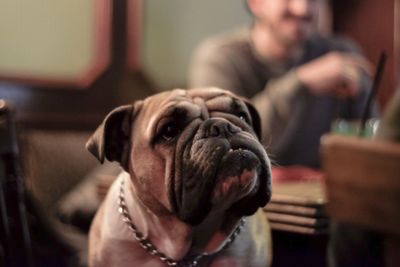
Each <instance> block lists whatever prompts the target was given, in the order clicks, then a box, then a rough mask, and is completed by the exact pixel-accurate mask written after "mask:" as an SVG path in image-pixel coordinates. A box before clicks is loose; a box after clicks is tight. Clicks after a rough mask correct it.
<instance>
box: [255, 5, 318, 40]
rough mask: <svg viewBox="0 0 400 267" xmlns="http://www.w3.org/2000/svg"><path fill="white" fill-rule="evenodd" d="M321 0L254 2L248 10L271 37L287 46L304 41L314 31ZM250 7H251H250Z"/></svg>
mask: <svg viewBox="0 0 400 267" xmlns="http://www.w3.org/2000/svg"><path fill="white" fill-rule="evenodd" d="M321 1H322V0H255V1H253V5H252V4H251V3H250V8H251V9H252V12H253V13H254V15H255V17H256V19H257V22H258V23H260V25H262V27H266V28H268V29H269V30H270V32H271V33H272V35H273V37H274V38H276V39H277V40H278V41H279V42H281V43H283V44H287V45H296V44H299V43H301V42H303V41H304V40H306V39H307V38H308V37H309V36H310V35H311V34H312V32H313V31H314V30H315V29H316V24H317V23H316V20H317V13H318V9H319V5H320V2H321ZM251 5H252V6H251Z"/></svg>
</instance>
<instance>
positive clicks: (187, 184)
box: [170, 134, 270, 225]
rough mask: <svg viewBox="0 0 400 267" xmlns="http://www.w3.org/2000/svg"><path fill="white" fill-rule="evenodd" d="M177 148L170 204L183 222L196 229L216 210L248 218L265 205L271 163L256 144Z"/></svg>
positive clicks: (246, 140) (199, 143) (243, 139)
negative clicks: (196, 226)
mask: <svg viewBox="0 0 400 267" xmlns="http://www.w3.org/2000/svg"><path fill="white" fill-rule="evenodd" d="M180 147H181V148H182V150H179V151H177V157H178V158H177V159H176V163H177V165H176V168H175V172H176V173H175V175H174V178H173V179H174V180H173V183H172V184H171V186H172V187H171V189H172V190H171V195H170V200H171V203H172V207H173V210H174V212H175V213H176V214H177V216H178V217H179V218H180V219H181V220H182V221H184V222H187V223H189V224H192V225H196V224H198V223H200V222H201V221H202V220H204V218H205V217H206V216H207V214H209V213H210V212H212V211H218V210H219V211H223V210H231V211H233V212H235V213H237V214H238V216H243V215H245V216H247V215H251V214H252V213H254V212H255V211H256V210H257V208H258V207H259V206H263V205H265V204H266V202H267V201H268V200H269V198H270V171H269V161H268V157H267V155H266V153H265V151H264V150H263V148H262V146H261V144H260V143H259V142H257V141H256V140H255V139H254V138H250V137H247V134H243V135H236V136H234V137H232V138H230V139H229V141H228V140H227V139H224V138H215V139H199V140H191V141H190V142H188V143H187V144H185V145H183V146H180Z"/></svg>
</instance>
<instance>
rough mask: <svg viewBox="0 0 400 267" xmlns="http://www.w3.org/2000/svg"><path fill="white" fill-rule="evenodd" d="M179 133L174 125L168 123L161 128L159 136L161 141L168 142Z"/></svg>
mask: <svg viewBox="0 0 400 267" xmlns="http://www.w3.org/2000/svg"><path fill="white" fill-rule="evenodd" d="M180 132H181V130H180V128H179V127H178V125H177V124H176V123H174V122H169V123H167V124H165V125H164V126H163V127H162V129H161V131H160V135H161V137H162V138H163V139H165V140H167V141H168V140H171V139H172V138H174V137H176V136H177V135H178V134H179V133H180Z"/></svg>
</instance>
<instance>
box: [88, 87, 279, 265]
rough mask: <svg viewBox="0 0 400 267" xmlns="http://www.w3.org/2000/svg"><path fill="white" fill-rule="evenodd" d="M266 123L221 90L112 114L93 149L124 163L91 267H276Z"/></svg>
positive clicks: (98, 223)
mask: <svg viewBox="0 0 400 267" xmlns="http://www.w3.org/2000/svg"><path fill="white" fill-rule="evenodd" d="M259 136H260V119H259V116H258V113H257V112H256V110H255V108H254V107H253V106H252V105H251V104H250V103H249V102H248V101H246V100H244V99H242V98H240V97H238V96H236V95H234V94H232V93H231V92H229V91H225V90H222V89H218V88H204V89H191V90H181V89H175V90H172V91H167V92H162V93H159V94H156V95H153V96H151V97H148V98H146V99H145V100H142V101H137V102H135V103H133V104H132V105H126V106H121V107H118V108H116V109H114V110H113V111H111V112H110V113H109V114H108V115H107V116H106V118H105V119H104V121H103V122H102V124H101V125H100V126H99V127H98V128H97V130H96V131H95V132H94V134H93V135H92V136H91V138H90V139H89V141H88V142H87V144H86V146H87V149H88V150H89V151H90V152H91V153H92V154H93V155H94V156H96V157H97V158H98V159H99V160H100V162H103V161H104V160H105V159H107V160H109V161H117V162H119V164H120V165H121V167H122V173H121V174H120V175H119V176H118V177H117V178H116V180H115V181H114V183H113V184H112V185H111V187H110V189H109V191H108V194H107V196H106V198H105V200H104V201H103V203H102V205H101V207H100V208H99V210H98V211H97V214H96V216H95V218H94V220H93V222H92V225H91V228H90V233H89V266H92V267H94V266H96V267H99V266H107V267H110V266H118V267H124V266H140V267H146V266H147V267H158V266H160V267H161V266H213V267H215V266H218V267H223V266H229V267H234V266H257V267H258V266H263V267H264V266H268V265H269V264H270V261H271V240H270V229H269V227H268V223H267V219H266V217H265V215H264V214H263V212H262V211H259V208H260V207H263V206H265V205H266V204H267V202H268V201H269V200H270V197H271V177H270V176H271V168H270V161H269V158H268V156H267V153H266V151H265V150H264V148H263V146H262V145H261V143H260V141H259Z"/></svg>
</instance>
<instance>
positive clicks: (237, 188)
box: [211, 148, 261, 209]
mask: <svg viewBox="0 0 400 267" xmlns="http://www.w3.org/2000/svg"><path fill="white" fill-rule="evenodd" d="M260 166H261V162H260V160H259V159H258V157H257V156H256V154H255V153H253V152H252V151H250V150H247V149H240V148H239V149H235V150H233V149H230V150H229V151H228V152H227V153H226V154H225V155H224V156H223V158H222V159H221V163H220V165H219V168H218V175H217V182H216V184H215V187H214V190H213V193H212V196H211V203H212V205H213V206H214V207H215V208H217V209H220V208H223V209H225V208H229V207H230V206H231V205H232V204H233V203H235V202H237V201H238V200H240V199H242V198H243V197H245V196H249V195H251V194H253V193H254V192H256V191H257V188H258V186H259V179H258V178H259V174H260Z"/></svg>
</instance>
